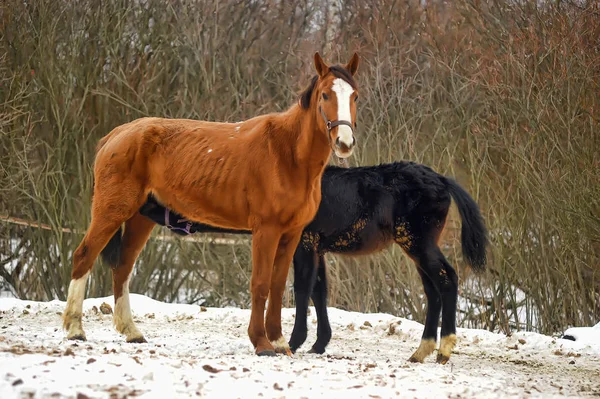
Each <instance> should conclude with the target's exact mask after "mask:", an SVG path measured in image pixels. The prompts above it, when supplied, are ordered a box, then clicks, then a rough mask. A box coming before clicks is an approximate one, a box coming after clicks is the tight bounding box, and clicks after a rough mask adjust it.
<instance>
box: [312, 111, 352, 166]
mask: <svg viewBox="0 0 600 399" xmlns="http://www.w3.org/2000/svg"><path fill="white" fill-rule="evenodd" d="M319 110H320V111H321V116H322V117H323V121H324V122H325V126H326V127H327V139H328V140H329V147H331V150H332V151H333V152H334V153H335V150H334V148H333V143H332V142H331V135H330V134H329V133H330V132H331V130H332V129H333V128H334V127H337V126H340V125H346V126H348V127H349V128H350V130H352V135H354V126H353V125H352V123H350V122H348V121H345V120H339V121H330V120H329V119H327V115H325V111H323V108H322V107H321V106H319ZM338 163H339V164H340V165H341V166H343V167H344V168H349V167H350V165H349V164H348V160H347V159H345V158H339V157H338Z"/></svg>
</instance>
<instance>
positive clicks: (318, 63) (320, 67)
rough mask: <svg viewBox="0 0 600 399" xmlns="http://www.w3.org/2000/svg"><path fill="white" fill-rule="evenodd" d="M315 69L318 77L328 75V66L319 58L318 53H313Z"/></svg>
mask: <svg viewBox="0 0 600 399" xmlns="http://www.w3.org/2000/svg"><path fill="white" fill-rule="evenodd" d="M315 69H316V70H317V73H318V74H319V76H320V77H323V76H325V75H327V74H328V73H329V66H327V64H326V63H325V61H323V58H321V55H320V54H319V53H318V52H316V53H315Z"/></svg>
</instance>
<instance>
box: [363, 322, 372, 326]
mask: <svg viewBox="0 0 600 399" xmlns="http://www.w3.org/2000/svg"><path fill="white" fill-rule="evenodd" d="M363 326H366V327H373V325H372V324H371V323H369V321H365V322H364V323H363Z"/></svg>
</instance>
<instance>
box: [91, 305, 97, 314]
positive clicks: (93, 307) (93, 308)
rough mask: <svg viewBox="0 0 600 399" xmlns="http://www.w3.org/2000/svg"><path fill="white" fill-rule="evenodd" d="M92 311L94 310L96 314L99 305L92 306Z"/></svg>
mask: <svg viewBox="0 0 600 399" xmlns="http://www.w3.org/2000/svg"><path fill="white" fill-rule="evenodd" d="M92 312H94V314H98V307H97V306H96V305H94V306H92Z"/></svg>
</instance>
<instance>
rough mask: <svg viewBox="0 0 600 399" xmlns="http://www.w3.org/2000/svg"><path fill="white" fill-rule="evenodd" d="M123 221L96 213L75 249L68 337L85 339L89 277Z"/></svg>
mask: <svg viewBox="0 0 600 399" xmlns="http://www.w3.org/2000/svg"><path fill="white" fill-rule="evenodd" d="M123 221H124V220H118V219H107V218H102V217H100V216H94V215H93V216H92V223H91V224H90V228H89V229H88V231H87V233H86V234H85V237H84V238H83V241H81V244H79V246H78V247H77V249H76V250H75V252H74V253H73V271H72V272H71V283H70V284H69V293H68V297H67V306H66V308H65V311H64V313H63V327H64V328H65V329H66V330H67V338H68V339H76V340H85V339H86V338H85V333H84V331H83V327H82V325H81V318H82V312H83V299H84V296H85V286H86V283H87V278H88V275H89V274H90V271H91V270H92V267H93V266H94V261H95V260H96V258H97V257H98V254H99V253H100V251H101V250H102V248H104V247H105V246H106V244H107V243H108V241H109V239H110V237H112V236H113V235H114V234H115V233H116V232H117V231H118V229H119V226H120V225H121V223H122V222H123Z"/></svg>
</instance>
